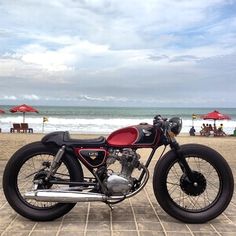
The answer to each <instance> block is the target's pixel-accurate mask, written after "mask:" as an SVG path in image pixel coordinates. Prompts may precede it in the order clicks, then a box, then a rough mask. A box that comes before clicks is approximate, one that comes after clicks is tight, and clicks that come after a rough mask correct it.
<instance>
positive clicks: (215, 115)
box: [202, 110, 231, 123]
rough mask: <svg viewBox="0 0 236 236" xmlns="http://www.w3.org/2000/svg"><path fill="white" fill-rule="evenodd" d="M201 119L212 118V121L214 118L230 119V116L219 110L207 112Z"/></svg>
mask: <svg viewBox="0 0 236 236" xmlns="http://www.w3.org/2000/svg"><path fill="white" fill-rule="evenodd" d="M202 119H204V120H214V123H215V121H216V120H230V119H231V118H230V116H228V115H225V114H222V113H220V112H219V111H216V110H215V111H212V112H210V113H207V114H206V115H203V116H202Z"/></svg>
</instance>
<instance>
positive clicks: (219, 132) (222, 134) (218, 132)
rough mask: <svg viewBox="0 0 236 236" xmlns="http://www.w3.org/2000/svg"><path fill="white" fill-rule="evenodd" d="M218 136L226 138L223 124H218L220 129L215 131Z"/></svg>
mask: <svg viewBox="0 0 236 236" xmlns="http://www.w3.org/2000/svg"><path fill="white" fill-rule="evenodd" d="M217 135H218V136H226V133H225V132H224V130H223V124H220V127H219V128H218V129H217Z"/></svg>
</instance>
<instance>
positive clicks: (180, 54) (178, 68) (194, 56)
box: [0, 0, 236, 106]
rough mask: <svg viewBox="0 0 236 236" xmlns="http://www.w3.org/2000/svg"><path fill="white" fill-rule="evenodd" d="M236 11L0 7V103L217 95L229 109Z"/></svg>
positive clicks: (215, 5)
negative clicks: (12, 84)
mask: <svg viewBox="0 0 236 236" xmlns="http://www.w3.org/2000/svg"><path fill="white" fill-rule="evenodd" d="M234 8H235V3H234V1H227V0H208V1H205V0H199V1H188V0H182V1H174V0H160V1H154V0H147V1H141V0H140V1H137V0H130V1H118V0H117V1H115V0H114V1H110V0H109V1H108V0H100V1H86V0H83V1H72V0H53V1H48V2H46V1H39V0H35V1H26V0H19V1H17V2H16V1H14V3H13V2H12V1H4V2H3V3H2V4H1V6H0V10H1V15H2V18H1V22H0V45H1V47H0V86H1V89H2V90H3V91H4V92H5V91H6V94H5V95H6V96H9V99H8V100H7V99H4V98H3V97H1V98H0V100H4V101H5V102H6V101H12V100H11V99H10V97H11V96H10V95H9V94H12V97H15V98H16V99H22V100H27V99H28V100H32V101H33V102H37V103H39V102H41V101H45V102H48V103H50V102H53V101H56V100H58V99H61V101H63V102H65V103H69V104H70V103H73V104H76V105H77V104H78V103H83V104H86V103H89V104H93V103H94V104H108V105H109V104H117V103H119V102H120V103H122V104H125V105H126V104H132V105H133V104H134V105H135V104H136V105H140V104H144V106H145V104H150V105H151V104H153V105H160V104H161V105H164V104H168V105H170V106H171V104H173V105H177V104H181V102H180V101H181V100H182V101H183V104H185V103H189V105H192V104H195V103H194V102H193V101H196V103H198V104H200V105H199V106H201V104H203V103H204V101H206V100H207V101H208V102H209V104H213V103H214V101H215V103H217V102H216V99H215V95H214V92H220V93H221V96H222V97H223V98H224V99H223V100H224V101H226V102H225V105H227V104H228V103H227V100H229V98H230V96H231V99H230V100H231V101H235V99H233V98H235V95H234V93H233V90H235V89H236V88H235V86H236V85H235V83H233V82H232V81H233V78H234V75H235V70H234V66H235V65H234V63H233V62H234V61H236V54H235V52H236V46H235V45H236V44H235V38H236V37H235V36H236V30H235V29H236V27H235V26H236V17H235V13H234V12H233V11H232V9H234ZM16 22H17V23H16ZM226 26H227V27H226ZM222 81H224V83H223V84H222ZM10 82H11V83H13V82H14V85H15V86H14V87H15V88H17V89H15V88H14V87H12V86H10ZM229 83H230V84H231V86H230V88H229V89H227V85H228V84H229ZM218 84H220V85H218ZM26 85H27V86H26ZM203 85H204V86H206V87H207V88H208V89H207V91H206V90H205V89H202V88H203ZM213 85H214V86H213ZM222 89H223V91H222ZM231 90H232V91H231ZM229 91H230V92H229ZM25 94H28V95H25ZM23 95H25V96H23ZM209 96H210V97H209ZM59 97H60V98H59ZM6 98H7V97H6ZM195 98H197V99H196V100H194V99H195ZM223 100H222V101H223ZM141 101H143V103H142V102H141ZM175 101H179V102H175ZM232 103H233V102H232ZM222 104H223V102H222ZM234 104H235V103H234Z"/></svg>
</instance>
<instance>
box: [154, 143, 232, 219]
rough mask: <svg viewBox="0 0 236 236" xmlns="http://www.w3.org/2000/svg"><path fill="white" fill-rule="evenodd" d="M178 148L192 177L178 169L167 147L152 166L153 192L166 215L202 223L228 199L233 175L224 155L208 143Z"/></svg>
mask: <svg viewBox="0 0 236 236" xmlns="http://www.w3.org/2000/svg"><path fill="white" fill-rule="evenodd" d="M181 150H182V153H183V155H184V157H185V159H186V161H187V163H188V165H189V166H190V168H191V170H192V171H193V178H194V181H193V182H191V181H189V179H188V177H187V176H186V175H185V174H184V173H183V171H182V170H181V168H180V165H179V163H178V160H177V158H176V154H175V152H174V151H169V152H168V153H166V154H165V155H164V156H163V157H162V158H161V159H160V160H159V161H158V162H157V164H156V166H155V170H154V176H153V188H154V193H155V196H156V198H157V201H158V202H159V204H160V206H161V207H162V208H163V209H164V210H165V211H166V212H167V213H168V214H169V215H171V216H173V217H175V218H177V219H179V220H181V221H184V222H187V223H204V222H206V221H209V220H211V219H213V218H215V217H217V216H218V215H220V214H221V213H222V212H223V211H224V210H225V209H226V207H227V206H228V204H229V203H230V200H231V198H232V195H233V191H234V180H233V175H232V172H231V169H230V167H229V165H228V164H227V162H226V161H225V160H224V158H223V157H222V156H221V155H220V154H219V153H218V152H216V151H214V150H213V149H210V148H209V147H206V146H203V145H197V144H186V145H182V146H181Z"/></svg>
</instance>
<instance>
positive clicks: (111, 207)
mask: <svg viewBox="0 0 236 236" xmlns="http://www.w3.org/2000/svg"><path fill="white" fill-rule="evenodd" d="M107 205H108V206H109V207H110V209H111V211H113V209H114V208H113V206H112V205H111V204H109V203H107Z"/></svg>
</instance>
